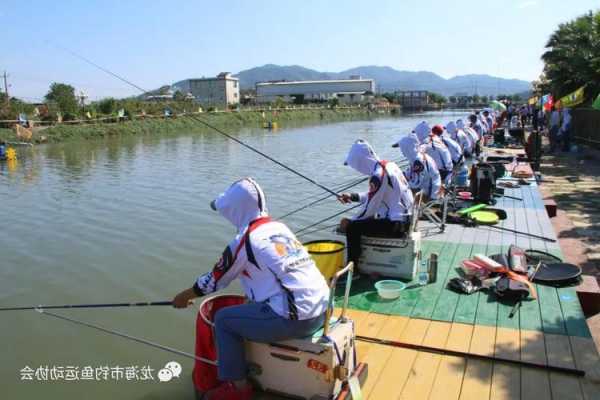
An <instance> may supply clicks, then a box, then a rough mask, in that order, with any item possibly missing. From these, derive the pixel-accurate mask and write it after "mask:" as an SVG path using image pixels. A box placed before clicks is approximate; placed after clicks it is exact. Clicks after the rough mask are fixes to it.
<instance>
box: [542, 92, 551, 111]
mask: <svg viewBox="0 0 600 400" xmlns="http://www.w3.org/2000/svg"><path fill="white" fill-rule="evenodd" d="M542 104H543V106H544V110H546V111H550V110H551V109H552V106H553V105H554V98H553V97H552V95H551V94H547V95H545V96H544V97H542Z"/></svg>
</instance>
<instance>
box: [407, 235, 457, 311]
mask: <svg viewBox="0 0 600 400" xmlns="http://www.w3.org/2000/svg"><path fill="white" fill-rule="evenodd" d="M458 247H459V246H458V245H456V244H455V243H449V242H447V243H446V246H443V247H442V248H441V250H440V252H439V254H438V276H437V280H436V282H435V283H432V284H429V285H427V286H425V287H423V288H422V289H421V296H420V297H419V301H418V302H417V303H416V304H415V307H414V308H413V310H412V311H411V317H413V318H430V317H431V314H432V313H433V310H434V308H435V304H436V302H437V299H438V298H439V297H440V294H441V292H442V291H443V290H445V287H446V282H447V277H448V274H449V273H450V270H451V269H453V268H454V262H453V260H454V256H455V254H456V251H457V250H458Z"/></svg>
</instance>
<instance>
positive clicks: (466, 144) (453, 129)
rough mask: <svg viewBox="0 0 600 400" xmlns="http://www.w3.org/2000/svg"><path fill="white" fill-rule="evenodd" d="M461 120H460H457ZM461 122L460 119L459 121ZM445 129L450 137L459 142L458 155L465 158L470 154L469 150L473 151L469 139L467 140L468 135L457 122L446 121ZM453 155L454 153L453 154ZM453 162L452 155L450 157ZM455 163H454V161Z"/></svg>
mask: <svg viewBox="0 0 600 400" xmlns="http://www.w3.org/2000/svg"><path fill="white" fill-rule="evenodd" d="M459 121H461V120H459ZM461 123H462V121H461ZM446 131H447V132H448V134H449V135H450V137H451V138H452V139H453V140H454V141H455V142H456V143H458V144H459V146H460V153H461V154H460V155H461V158H462V159H464V158H467V157H470V156H471V152H472V151H473V146H472V144H471V140H469V137H468V135H467V134H466V133H465V131H463V129H462V127H461V128H458V126H457V123H455V122H454V121H450V122H448V124H447V125H446ZM453 156H454V155H453ZM452 161H453V162H454V157H453V158H452ZM461 161H462V160H461ZM455 165H456V163H455Z"/></svg>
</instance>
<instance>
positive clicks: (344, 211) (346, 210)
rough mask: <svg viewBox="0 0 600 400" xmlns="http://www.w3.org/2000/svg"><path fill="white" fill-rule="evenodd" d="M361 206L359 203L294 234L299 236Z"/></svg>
mask: <svg viewBox="0 0 600 400" xmlns="http://www.w3.org/2000/svg"><path fill="white" fill-rule="evenodd" d="M362 205H363V204H362V203H359V204H357V205H355V206H352V207H350V208H347V209H344V210H342V211H340V212H338V213H335V214H333V215H331V216H329V217H326V218H323V219H322V220H320V221H317V222H315V223H314V224H310V225H308V226H305V227H304V228H301V229H299V230H297V231H296V232H295V233H296V235H297V234H299V233H302V232H304V231H306V230H308V229H310V228H312V227H315V226H317V225H320V224H322V223H323V222H326V221H329V220H330V219H332V218H335V217H337V216H340V215H342V214H344V213H346V212H348V211H350V210H353V209H355V208H358V207H360V206H362Z"/></svg>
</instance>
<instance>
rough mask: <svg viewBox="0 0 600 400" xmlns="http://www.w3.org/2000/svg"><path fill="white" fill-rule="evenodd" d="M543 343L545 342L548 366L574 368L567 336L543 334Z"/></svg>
mask: <svg viewBox="0 0 600 400" xmlns="http://www.w3.org/2000/svg"><path fill="white" fill-rule="evenodd" d="M544 341H545V342H546V356H547V357H548V365H552V366H556V367H564V368H574V367H575V362H574V360H573V354H572V353H571V344H570V342H569V337H568V336H565V335H553V334H544Z"/></svg>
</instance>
